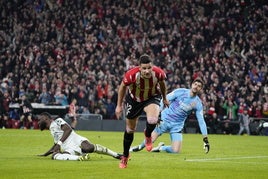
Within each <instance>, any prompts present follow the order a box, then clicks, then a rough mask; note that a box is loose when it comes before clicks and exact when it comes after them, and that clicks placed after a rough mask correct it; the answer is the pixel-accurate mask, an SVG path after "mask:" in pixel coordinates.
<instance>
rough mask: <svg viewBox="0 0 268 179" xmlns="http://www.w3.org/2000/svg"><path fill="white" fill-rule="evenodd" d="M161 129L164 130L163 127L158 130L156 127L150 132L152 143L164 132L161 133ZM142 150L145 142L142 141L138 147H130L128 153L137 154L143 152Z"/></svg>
mask: <svg viewBox="0 0 268 179" xmlns="http://www.w3.org/2000/svg"><path fill="white" fill-rule="evenodd" d="M161 129H164V128H163V127H162V128H159V126H157V127H156V128H155V130H154V131H153V132H152V134H151V137H152V142H153V143H154V142H155V141H156V140H157V138H158V137H159V136H160V135H162V133H164V131H162V130H161ZM144 148H145V140H143V141H142V142H141V143H140V144H139V145H136V146H134V147H131V148H130V149H129V151H130V152H139V151H141V150H143V149H144ZM152 150H153V149H152Z"/></svg>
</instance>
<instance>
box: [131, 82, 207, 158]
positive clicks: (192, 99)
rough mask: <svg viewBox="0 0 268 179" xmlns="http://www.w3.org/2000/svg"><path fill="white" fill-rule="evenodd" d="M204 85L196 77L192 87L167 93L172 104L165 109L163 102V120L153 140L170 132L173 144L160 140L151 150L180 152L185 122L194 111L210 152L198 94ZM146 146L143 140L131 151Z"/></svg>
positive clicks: (205, 145) (205, 148)
mask: <svg viewBox="0 0 268 179" xmlns="http://www.w3.org/2000/svg"><path fill="white" fill-rule="evenodd" d="M203 86H204V82H203V80H201V79H200V78H196V79H195V80H194V81H193V82H192V84H191V89H186V88H178V89H175V90H174V91H172V92H171V93H169V94H168V95H167V99H168V100H169V102H170V106H169V108H164V109H163V108H162V107H163V104H162V103H161V109H162V111H161V122H160V124H159V125H158V126H157V127H156V128H155V130H154V131H153V132H152V141H153V142H154V141H155V140H156V139H157V138H158V137H159V136H161V135H162V134H163V133H167V132H169V135H170V139H171V146H170V145H168V146H165V145H164V143H163V142H160V143H159V144H158V146H157V147H155V148H153V149H152V150H151V152H160V151H166V152H168V153H180V151H181V147H182V130H183V127H184V123H185V120H186V119H187V117H188V116H189V115H190V114H191V113H192V112H193V111H194V112H195V115H196V119H197V121H198V124H199V128H200V131H201V133H202V135H203V142H204V150H205V152H206V153H208V152H209V148H210V145H209V142H208V136H207V125H206V123H205V120H204V116H203V104H202V102H201V99H200V98H199V96H198V94H200V92H201V91H202V89H203ZM144 147H145V142H144V141H143V142H142V143H141V144H140V145H138V146H134V147H131V149H130V151H131V152H138V151H141V150H142V149H143V148H144Z"/></svg>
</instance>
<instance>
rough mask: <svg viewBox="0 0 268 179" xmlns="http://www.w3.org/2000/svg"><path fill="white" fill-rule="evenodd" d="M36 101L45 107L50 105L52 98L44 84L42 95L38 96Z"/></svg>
mask: <svg viewBox="0 0 268 179" xmlns="http://www.w3.org/2000/svg"><path fill="white" fill-rule="evenodd" d="M38 101H39V102H40V103H42V104H45V105H48V104H51V103H52V97H51V94H50V93H49V91H48V90H47V87H46V84H44V85H43V86H42V93H41V94H40V95H39V97H38Z"/></svg>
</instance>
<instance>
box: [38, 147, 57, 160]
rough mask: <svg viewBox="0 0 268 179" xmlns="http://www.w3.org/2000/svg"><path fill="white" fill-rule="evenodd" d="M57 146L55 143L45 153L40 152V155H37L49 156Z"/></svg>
mask: <svg viewBox="0 0 268 179" xmlns="http://www.w3.org/2000/svg"><path fill="white" fill-rule="evenodd" d="M55 146H56V144H54V145H53V146H52V147H51V148H50V149H49V150H48V151H47V152H46V153H44V154H39V155H37V156H40V157H46V156H48V155H50V154H52V153H53V152H54V147H55Z"/></svg>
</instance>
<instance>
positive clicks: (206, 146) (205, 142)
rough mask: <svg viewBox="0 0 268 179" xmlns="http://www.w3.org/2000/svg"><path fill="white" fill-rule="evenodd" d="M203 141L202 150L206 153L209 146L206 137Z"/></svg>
mask: <svg viewBox="0 0 268 179" xmlns="http://www.w3.org/2000/svg"><path fill="white" fill-rule="evenodd" d="M203 142H204V150H205V153H206V154H207V153H208V152H209V148H210V146H209V142H208V138H207V137H204V138H203Z"/></svg>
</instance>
